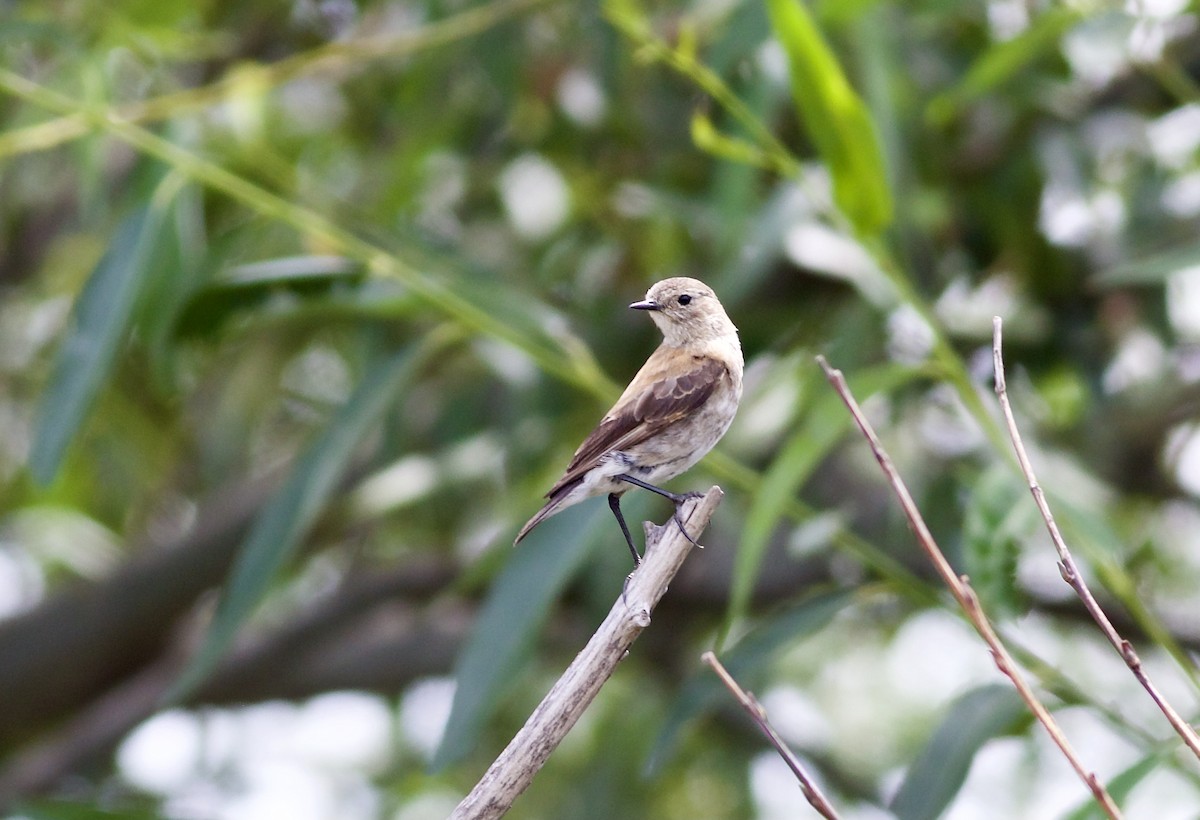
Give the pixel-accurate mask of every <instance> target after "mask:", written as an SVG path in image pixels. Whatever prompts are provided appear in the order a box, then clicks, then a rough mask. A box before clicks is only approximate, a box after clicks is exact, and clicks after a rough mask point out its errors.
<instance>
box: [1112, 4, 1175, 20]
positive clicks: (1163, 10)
mask: <svg viewBox="0 0 1200 820" xmlns="http://www.w3.org/2000/svg"><path fill="white" fill-rule="evenodd" d="M1187 7H1188V0H1125V11H1126V12H1127V13H1128V14H1138V15H1142V16H1144V17H1157V18H1158V19H1160V20H1166V19H1168V18H1171V17H1178V16H1179V15H1180V14H1182V13H1183V11H1184V9H1186V8H1187Z"/></svg>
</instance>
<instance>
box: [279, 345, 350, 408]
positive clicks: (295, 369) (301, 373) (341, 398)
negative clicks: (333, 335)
mask: <svg viewBox="0 0 1200 820" xmlns="http://www.w3.org/2000/svg"><path fill="white" fill-rule="evenodd" d="M280 382H281V386H282V387H283V388H284V389H285V390H288V391H290V392H292V393H296V394H298V395H300V396H304V397H305V398H307V399H309V400H311V401H314V402H320V403H322V404H333V405H336V404H342V403H343V402H345V401H346V398H347V397H348V396H349V395H350V389H351V378H350V368H349V366H348V365H347V364H346V360H345V359H343V358H342V355H341V354H340V353H339V352H338V351H337V350H335V349H334V348H332V347H329V346H328V345H312V346H311V347H309V348H308V349H306V350H305V351H303V352H302V353H300V355H298V356H296V357H295V358H294V359H292V360H291V361H290V362H288V364H287V366H286V367H284V369H283V375H282V376H281V378H280Z"/></svg>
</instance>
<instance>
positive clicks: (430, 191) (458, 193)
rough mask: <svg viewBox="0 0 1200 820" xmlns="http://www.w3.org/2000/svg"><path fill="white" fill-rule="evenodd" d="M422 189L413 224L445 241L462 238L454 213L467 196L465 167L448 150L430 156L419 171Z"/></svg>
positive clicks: (461, 161) (460, 225)
mask: <svg viewBox="0 0 1200 820" xmlns="http://www.w3.org/2000/svg"><path fill="white" fill-rule="evenodd" d="M421 176H422V178H423V180H424V187H423V188H422V190H421V196H420V206H419V207H420V212H419V214H418V216H417V223H418V224H419V225H420V226H421V227H422V228H423V229H425V230H427V231H430V232H432V233H434V234H437V235H438V236H441V237H445V238H448V239H457V238H458V237H460V236H461V235H462V223H461V222H460V221H459V218H458V214H457V213H456V212H455V210H456V209H457V208H458V206H459V205H461V204H462V202H463V198H464V197H465V196H466V194H467V164H466V162H464V161H463V159H462V157H460V156H458V155H457V154H452V153H450V152H448V151H435V152H434V153H432V154H430V155H429V156H428V157H427V158H426V159H425V162H424V167H423V168H422V169H421Z"/></svg>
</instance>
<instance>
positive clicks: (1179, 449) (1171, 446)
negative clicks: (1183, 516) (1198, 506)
mask: <svg viewBox="0 0 1200 820" xmlns="http://www.w3.org/2000/svg"><path fill="white" fill-rule="evenodd" d="M1163 451H1164V455H1165V458H1166V461H1167V463H1168V464H1171V465H1173V466H1174V471H1175V480H1176V481H1178V482H1179V486H1180V487H1182V488H1183V489H1184V490H1185V491H1187V492H1189V493H1191V494H1192V495H1193V496H1200V427H1197V425H1195V424H1182V425H1180V426H1179V427H1176V428H1175V429H1174V430H1172V431H1171V433H1170V434H1169V435H1168V436H1167V441H1166V444H1164V445H1163Z"/></svg>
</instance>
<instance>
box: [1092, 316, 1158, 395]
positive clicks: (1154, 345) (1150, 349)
mask: <svg viewBox="0 0 1200 820" xmlns="http://www.w3.org/2000/svg"><path fill="white" fill-rule="evenodd" d="M1166 358H1167V356H1166V350H1165V349H1164V348H1163V343H1162V342H1161V341H1160V340H1159V338H1158V337H1157V336H1155V335H1154V334H1153V333H1151V332H1150V331H1149V330H1146V329H1145V328H1136V329H1134V330H1132V331H1130V332H1129V333H1127V334H1126V335H1125V338H1124V339H1122V340H1121V344H1120V346H1119V347H1118V348H1117V352H1116V354H1114V355H1113V358H1112V361H1111V362H1109V365H1108V367H1107V368H1106V369H1105V370H1104V377H1103V378H1102V379H1101V384H1103V385H1104V390H1105V392H1106V393H1110V394H1112V393H1120V392H1121V391H1123V390H1127V389H1128V388H1130V387H1133V386H1134V385H1136V384H1141V383H1142V382H1147V381H1150V380H1152V379H1154V378H1155V377H1157V376H1158V375H1159V374H1160V373H1162V371H1163V368H1164V367H1165V365H1166Z"/></svg>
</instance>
